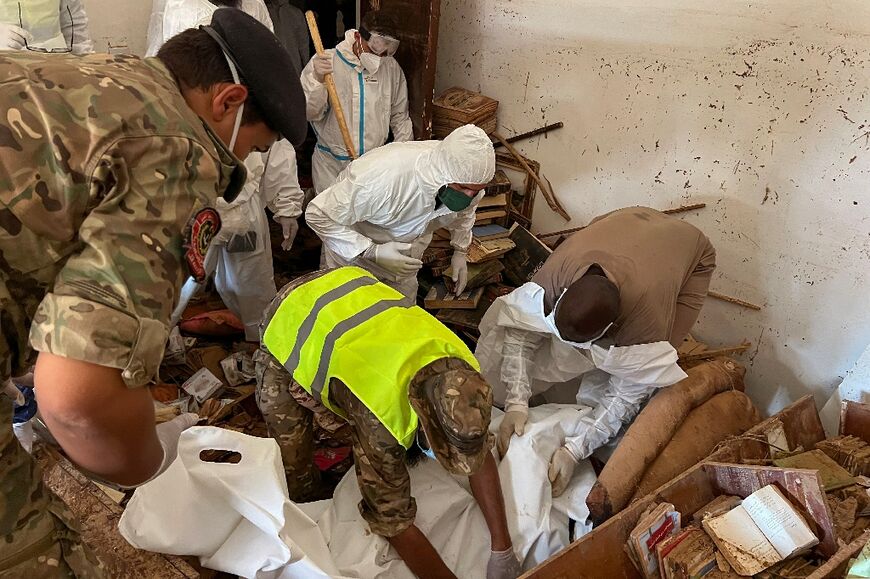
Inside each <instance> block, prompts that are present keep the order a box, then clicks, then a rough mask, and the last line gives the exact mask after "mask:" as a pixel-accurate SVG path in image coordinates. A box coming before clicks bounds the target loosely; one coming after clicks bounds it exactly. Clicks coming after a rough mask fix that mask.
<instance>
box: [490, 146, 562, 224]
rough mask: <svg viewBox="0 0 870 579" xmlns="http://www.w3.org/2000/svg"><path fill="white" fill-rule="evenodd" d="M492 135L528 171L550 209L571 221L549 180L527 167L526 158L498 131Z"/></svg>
mask: <svg viewBox="0 0 870 579" xmlns="http://www.w3.org/2000/svg"><path fill="white" fill-rule="evenodd" d="M492 136H493V137H495V138H496V139H498V141H499V142H500V143H501V144H502V145H503V146H504V147H505V148H506V149H507V150H508V152H510V154H511V156H513V158H514V159H516V160H517V162H518V163H519V164H520V166H522V168H523V170H524V171H525V172H526V173H528V174H529V176H530V177H531V178H532V179H534V180H535V182H536V183H537V184H538V187H540V188H541V193H543V194H544V199H546V200H547V205H549V206H550V209H552V210H553V211H555V212H556V213H558V214H559V215H560V216H561V217H562V219H564V220H565V221H571V216H570V215H568V212H567V211H565V208H564V207H562V204H561V203H559V200H558V199H556V194H555V193H553V188H552V187H551V186H550V184H549V182H548V181H545V180H544V179H541V177H540V176H539V175H538V174H537V173H535V172H534V171H533V170H532V168H531V167H529V164H528V163H526V160H525V159H524V158H523V156H522V155H520V154H519V152H518V151H517V150H516V149H515V148H514V147H513V145H511V144H510V143H508V142H507V141H506V140H505V138H504V137H502V136H501V135H499V134H498V133H492Z"/></svg>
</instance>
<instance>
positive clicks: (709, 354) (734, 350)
mask: <svg viewBox="0 0 870 579" xmlns="http://www.w3.org/2000/svg"><path fill="white" fill-rule="evenodd" d="M750 346H752V342H743V343H742V344H740V345H738V346H728V347H725V348H716V349H713V350H702V351H700V352H695V351H692V352H691V353H688V354H683V355H681V356H680V362H694V361H696V360H707V359H709V358H716V357H719V356H733V355H734V354H742V353H743V352H745V351H746V350H748V349H749V347H750Z"/></svg>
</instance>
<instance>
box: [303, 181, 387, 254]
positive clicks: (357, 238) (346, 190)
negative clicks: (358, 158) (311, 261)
mask: <svg viewBox="0 0 870 579" xmlns="http://www.w3.org/2000/svg"><path fill="white" fill-rule="evenodd" d="M352 167H353V164H351V165H350V167H349V168H347V169H345V170H344V171H342V172H341V174H339V176H338V181H337V182H336V183H335V184H333V185H332V186H331V187H330V188H328V189H327V190H326V191H324V192H323V193H321V194H320V195H318V196H317V197H315V198H314V199H312V201H311V202H310V203H309V204H308V208H307V209H306V210H305V222H306V223H307V224H308V226H309V227H310V228H311V229H313V230H314V232H315V233H316V234H317V235H318V237H320V239H321V240H322V241H323V243H324V244H325V245H326V247H327V248H329V250H330V251H332V252H334V253H336V254H338V255H339V256H341V257H342V258H343V259H345V260H347V261H351V260H352V259H354V258H355V257H356V256H358V255H360V254H361V253H363V252H364V251H365V250H366V249H368V248H369V247H371V245H372V244H373V243H374V242H373V241H372V240H371V239H369V238H368V237H366V236H365V235H362V234H361V233H359V232H358V231H356V230H355V229H354V228H353V225H355V224H357V223H361V222H363V221H368V220H369V218H371V217H372V216H373V215H374V213H375V211H376V209H377V208H376V207H375V200H374V195H373V194H372V191H371V190H370V188H369V187H366V186H361V185H358V184H356V183H354V181H353V179H352V178H351V176H350V173H351V171H350V169H351V168H352Z"/></svg>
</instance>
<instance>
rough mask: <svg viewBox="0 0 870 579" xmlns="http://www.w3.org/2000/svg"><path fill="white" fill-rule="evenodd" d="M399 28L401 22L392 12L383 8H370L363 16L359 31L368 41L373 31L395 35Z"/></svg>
mask: <svg viewBox="0 0 870 579" xmlns="http://www.w3.org/2000/svg"><path fill="white" fill-rule="evenodd" d="M398 30H399V22H398V20H396V18H395V17H393V15H392V14H389V13H387V12H384V11H382V10H369V11H368V12H366V14H365V16H363V19H362V22H360V25H359V33H360V36H362V37H363V39H364V40H365V41H366V42H368V40H369V38H371V36H372V32H380V33H381V34H385V35H387V36H393V37H395V36H396V34H397V33H398Z"/></svg>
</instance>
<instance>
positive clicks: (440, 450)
mask: <svg viewBox="0 0 870 579" xmlns="http://www.w3.org/2000/svg"><path fill="white" fill-rule="evenodd" d="M329 271H334V270H324V271H319V272H315V273H312V274H309V275H306V276H303V277H301V278H299V279H297V280H295V281H293V282H291V283H290V284H287V285H286V286H285V287H284V288H282V290H281V291H279V292H278V296H277V297H276V298H275V300H274V301H273V302H272V304H271V305H270V306H269V308H267V309H266V312H265V313H264V316H263V322H262V324H261V326H260V334H261V346H260V349H259V350H258V351H257V352H256V353H255V355H254V359H255V361H256V363H257V404H258V406H259V408H260V410H261V412H262V413H263V416H264V418H265V420H266V425H267V427H268V431H269V434H270V436H272V437H273V438H274V439H275V440H276V441H277V442H278V445H279V446H280V448H281V456H282V459H283V462H284V469H285V472H286V475H287V486H288V490H289V492H290V497H291V499H293V500H296V501H303V502H304V501H310V500H316V499H318V498H323V497H322V496H321V495H322V490H321V488H320V473H319V471H318V470H317V468H316V466H315V465H314V462H313V451H314V441H313V436H314V435H313V421H315V420H318V414H323V413H328V414H331V415H333V417H335V418H338V415H336V414H333V413H332V412H331V411H330V410H328V409H327V408H326V407H325V406H324V405H323V404H322V403H321V402H320V401H318V400H317V399H315V398H314V397H313V396H312V395H311V394H309V392H307V391H306V390H305V388H304V387H303V386H302V385H301V384H300V383H299V382H297V381H296V380H295V379H294V377H293V375H291V374H290V372H289V371H288V370H287V368H285V367H284V366H283V365H282V364H281V363H280V362H279V361H278V360H277V359H276V358H275V357H274V356H273V355H272V354H271V353H270V350H269V348H267V347H266V345H265V341H266V340H265V339H263V336H264V334H265V332H266V328H267V327H268V326H269V323H270V321H271V320H272V319H273V317H274V316H275V314H276V312H277V310H278V309H279V307H280V306H281V304H282V303H283V302H284V300H285V299H293V297H292V296H293V291H294V290H296V289H298V288H299V287H300V286H302V285H304V284H305V283H307V282H310V281H312V280H314V279H317V278H319V277H321V276H323V275H325V274H326V273H328V272H329ZM327 303H328V302H327ZM322 307H324V308H325V307H326V306H325V305H323V306H322ZM410 338H412V339H413V338H414V337H410ZM385 355H396V354H394V353H392V352H390V353H385ZM384 387H387V386H384ZM328 396H329V400H330V402H331V404H332V405H333V406H335V407H337V408H338V409H340V410H341V411H342V412H343V414H344V416H345V417H346V422H347V424H348V425H349V426H350V430H351V436H352V440H353V455H354V465H355V469H356V475H357V482H358V484H359V488H360V492H361V494H362V501H360V504H359V510H360V513H361V515H362V517H363V519H365V521H366V522H367V523H368V525H369V528H370V529H371V531H372V532H374V533H376V534H378V535H381V536H383V537H385V538H387V540H388V541H390V543H391V544H392V545H393V546H394V547H395V548H396V550H397V551H398V552H399V554H400V555H401V556H402V558H403V559H404V560H405V562H406V563H407V564H408V566H409V567H410V568H411V570H412V571H413V572H415V573H416V574H417V575H418V576H433V577H434V576H452V574H451V573H450V571H449V570H448V569H447V567H446V565H445V564H444V562H443V561H442V560H441V559H440V557H439V556H438V554H437V552H435V550H434V548H433V547H432V545H431V544H430V543H429V541H428V539H426V537H425V536H424V535H423V534H422V533H421V532H420V531H419V529H418V528H417V527H416V526H415V525H414V519H415V517H416V512H417V505H416V502H415V500H414V497H413V496H411V480H410V476H409V474H408V463H407V457H408V456H410V455H412V454H414V450H416V449H414V448H413V447H412V448H411V449H410V450H409V451H406V449H405V447H403V446H402V444H400V442H399V441H398V440H397V439H396V437H395V436H394V435H393V434H391V433H390V431H389V430H388V428H387V427H386V426H385V425H384V424H383V423H382V422H381V420H380V419H379V418H378V417H377V416H376V415H375V413H374V412H373V411H372V410H370V409H369V407H367V405H366V404H365V403H364V402H363V401H362V400H361V399H360V398H359V397H357V396H356V395H355V394H354V393H353V392H352V391H351V389H350V388H349V387H348V386H347V385H345V384H344V383H343V382H342V381H340V380H338V379H337V378H332V379H331V380H330V382H329V393H328ZM408 398H409V399H410V403H411V406H412V407H413V409H414V411H415V412H416V414H417V416H418V418H419V422H420V424H421V428H420V430H419V431H418V433H417V436H418V442H417V444H418V445H419V444H421V443H420V441H419V438H423V439H425V441H426V442H424V443H423V445H424V446H428V448H424V447H423V446H421V447H420V448H421V449H422V450H423V453H424V454H426V455H427V456H429V457H430V458H433V459H436V460H437V461H438V462H439V463H440V464H441V465H442V466H443V467H444V468H446V469H447V470H448V471H449V472H451V473H452V474H457V475H465V476H469V479H470V481H471V486H472V490H473V493H474V496H475V498H476V499H477V501H478V503H479V505H480V507H481V510H482V511H483V513H484V517H485V519H486V522H487V526H488V527H489V530H490V534H491V537H492V550H493V554H492V557H491V559H490V564H489V569H488V572H487V578H488V579H490V578H492V579H507V578H513V577H516V576H518V575H519V573H520V572H521V569H520V565H519V562H518V561H517V559H516V556H515V555H514V552H513V548H512V546H511V539H510V536H509V534H508V530H507V520H506V518H505V511H504V499H503V497H502V493H501V487H500V483H499V479H498V470H497V467H496V463H495V460H494V458H493V455H492V453H491V449H492V445H493V437H492V435H491V434H490V433H489V432H488V427H489V420H490V412H491V409H492V391H491V389H490V386H489V385H488V384H487V383H486V382H485V381H484V380H483V378H482V377H481V376H480V374H479V373H478V372H477V371H475V370H474V369H473V368H472V367H471V366H469V364H468V363H466V361H464V360H461V359H458V358H452V357H448V358H441V359H438V360H436V361H434V362H431V363H430V364H428V365H426V366H425V367H423V368H422V369H421V370H420V371H418V372H417V373H416V374H415V376H414V378H413V379H412V380H411V382H410V384H409V386H408ZM424 430H425V434H424V432H423V431H424ZM441 572H443V573H444V575H439V574H438V573H441Z"/></svg>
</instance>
